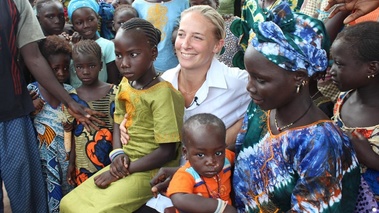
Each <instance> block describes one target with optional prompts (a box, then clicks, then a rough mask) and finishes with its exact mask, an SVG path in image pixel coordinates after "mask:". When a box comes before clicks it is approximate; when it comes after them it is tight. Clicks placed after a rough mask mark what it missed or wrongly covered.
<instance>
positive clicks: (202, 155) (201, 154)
mask: <svg viewBox="0 0 379 213" xmlns="http://www.w3.org/2000/svg"><path fill="white" fill-rule="evenodd" d="M196 155H197V157H199V158H202V157H204V154H203V153H198V154H196Z"/></svg>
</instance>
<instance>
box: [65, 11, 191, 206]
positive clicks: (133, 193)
mask: <svg viewBox="0 0 379 213" xmlns="http://www.w3.org/2000/svg"><path fill="white" fill-rule="evenodd" d="M159 41H160V32H159V30H157V29H156V28H154V26H153V25H152V24H151V23H149V22H148V21H146V20H144V19H140V18H133V19H130V20H129V21H127V22H125V23H123V24H122V25H121V28H120V29H119V30H118V32H117V34H116V37H115V40H114V42H115V44H116V55H117V58H116V64H117V67H118V68H119V70H120V72H121V74H122V75H123V76H124V78H123V80H122V82H121V84H120V85H119V90H118V92H117V96H116V111H115V116H114V121H115V125H114V128H113V151H112V152H111V153H110V158H111V161H112V163H111V166H110V167H106V168H104V169H102V170H101V171H100V173H101V174H100V175H98V176H96V177H94V178H93V177H91V178H89V179H88V180H87V181H85V182H84V183H82V184H81V185H80V186H78V187H77V188H75V189H74V190H73V191H72V192H71V193H70V194H68V195H67V196H66V197H65V198H64V199H63V200H62V204H61V212H83V210H85V211H87V212H121V211H123V212H130V213H131V212H134V211H135V210H137V209H138V208H139V207H141V206H142V205H143V204H144V203H145V202H146V201H147V200H149V199H150V198H151V197H152V194H151V191H150V188H151V186H150V184H149V182H150V180H151V178H152V177H153V176H154V175H155V174H156V172H157V171H158V169H159V168H161V167H163V166H167V165H176V166H178V165H179V147H180V128H181V127H182V123H183V113H184V112H183V111H184V100H183V97H182V96H181V94H180V92H179V91H177V90H175V89H174V88H173V87H172V85H171V84H170V83H168V82H166V81H163V80H162V79H161V78H160V77H159V75H157V74H156V72H155V69H154V66H153V62H154V60H155V59H156V57H157V55H158V50H157V45H158V43H159ZM125 113H127V122H126V125H125V126H126V128H127V129H128V132H129V134H130V140H129V142H128V144H127V145H124V146H122V145H121V142H120V132H119V123H121V121H122V120H123V118H124V115H125ZM101 188H104V189H101Z"/></svg>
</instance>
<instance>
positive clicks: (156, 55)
mask: <svg viewBox="0 0 379 213" xmlns="http://www.w3.org/2000/svg"><path fill="white" fill-rule="evenodd" d="M151 55H152V57H153V61H155V59H157V57H158V48H157V46H154V47H153V48H152V49H151Z"/></svg>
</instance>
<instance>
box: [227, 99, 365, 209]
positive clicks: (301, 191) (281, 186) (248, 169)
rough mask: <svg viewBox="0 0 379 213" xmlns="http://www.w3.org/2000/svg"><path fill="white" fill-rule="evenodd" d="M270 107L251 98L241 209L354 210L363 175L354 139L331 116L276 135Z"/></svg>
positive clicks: (240, 164) (241, 161)
mask: <svg viewBox="0 0 379 213" xmlns="http://www.w3.org/2000/svg"><path fill="white" fill-rule="evenodd" d="M269 113H270V112H268V113H267V112H264V111H262V110H261V109H259V107H258V106H256V105H255V104H254V103H251V104H250V106H249V108H248V111H247V114H246V116H245V119H244V125H243V129H244V131H242V132H241V133H240V134H239V136H238V138H237V143H236V148H237V150H236V151H237V153H236V154H237V155H236V156H237V157H236V163H235V170H234V177H233V186H234V190H235V194H236V207H237V209H238V211H239V212H287V211H292V212H352V211H353V210H354V207H355V201H356V198H357V194H358V188H359V183H360V175H359V166H358V161H357V158H356V156H355V153H354V152H353V151H352V147H351V144H350V141H349V139H348V138H347V137H346V136H345V135H344V134H343V133H342V132H341V130H340V129H339V128H338V127H337V126H336V125H335V124H334V123H333V122H332V121H330V120H320V121H317V122H315V123H312V124H309V125H306V126H301V127H296V128H292V129H288V130H286V131H284V132H282V133H280V134H278V135H273V134H272V133H271V131H270V130H269V129H268V128H267V127H268V126H269V121H268V119H267V118H268V117H269ZM266 124H268V125H266Z"/></svg>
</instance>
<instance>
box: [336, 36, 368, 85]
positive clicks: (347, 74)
mask: <svg viewBox="0 0 379 213" xmlns="http://www.w3.org/2000/svg"><path fill="white" fill-rule="evenodd" d="M349 48H351V44H349V43H348V42H346V41H344V40H343V39H337V40H335V41H334V42H333V45H332V47H331V49H330V54H331V55H332V58H333V65H332V67H331V69H330V74H331V76H332V80H333V83H334V84H335V85H336V86H337V87H338V89H339V90H341V91H348V90H351V89H357V88H360V87H362V86H365V85H366V84H367V80H368V79H367V76H368V75H369V74H368V72H367V70H368V69H367V67H368V66H367V65H368V63H367V62H363V61H361V60H359V58H358V57H357V56H356V55H355V54H354V53H353V54H352V52H354V51H349Z"/></svg>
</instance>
